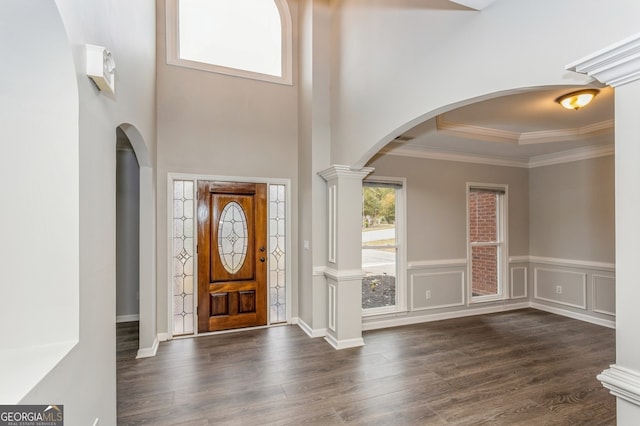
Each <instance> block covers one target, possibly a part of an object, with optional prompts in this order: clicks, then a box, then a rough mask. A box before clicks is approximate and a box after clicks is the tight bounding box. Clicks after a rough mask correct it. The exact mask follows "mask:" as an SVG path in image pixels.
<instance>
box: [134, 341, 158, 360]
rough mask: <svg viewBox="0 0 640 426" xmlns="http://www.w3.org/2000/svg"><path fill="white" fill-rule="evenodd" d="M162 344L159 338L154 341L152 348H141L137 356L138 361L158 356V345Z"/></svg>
mask: <svg viewBox="0 0 640 426" xmlns="http://www.w3.org/2000/svg"><path fill="white" fill-rule="evenodd" d="M159 344H160V340H159V339H158V336H156V338H155V339H153V344H152V345H151V347H150V348H140V349H138V355H136V359H139V358H149V357H152V356H156V352H158V345H159Z"/></svg>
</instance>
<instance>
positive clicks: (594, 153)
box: [381, 145, 615, 169]
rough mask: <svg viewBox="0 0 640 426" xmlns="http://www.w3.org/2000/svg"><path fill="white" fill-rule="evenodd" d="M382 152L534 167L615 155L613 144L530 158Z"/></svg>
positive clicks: (433, 151) (405, 147) (426, 151)
mask: <svg viewBox="0 0 640 426" xmlns="http://www.w3.org/2000/svg"><path fill="white" fill-rule="evenodd" d="M381 153H383V154H385V155H393V156H397V157H411V158H424V159H428V160H441V161H455V162H458V163H473V164H486V165H490V166H503V167H520V168H524V169H533V168H536V167H542V166H551V165H554V164H562V163H570V162H573V161H580V160H589V159H591V158H598V157H606V156H609V155H614V153H615V150H614V146H613V145H605V146H597V147H585V148H578V149H573V150H570V151H564V152H558V153H554V154H547V155H538V156H536V157H531V158H530V159H529V160H525V159H522V160H519V159H507V158H500V157H489V156H482V155H473V154H464V153H460V152H453V151H441V150H436V149H429V148H421V147H416V146H413V147H412V146H410V145H402V146H399V147H396V148H394V149H393V150H391V149H383V150H382V151H381Z"/></svg>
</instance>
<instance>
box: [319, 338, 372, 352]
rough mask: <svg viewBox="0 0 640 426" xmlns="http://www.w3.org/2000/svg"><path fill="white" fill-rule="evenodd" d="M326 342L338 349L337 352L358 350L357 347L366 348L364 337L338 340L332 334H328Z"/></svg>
mask: <svg viewBox="0 0 640 426" xmlns="http://www.w3.org/2000/svg"><path fill="white" fill-rule="evenodd" d="M324 340H326V341H327V343H329V344H330V345H331V346H333V348H334V349H336V350H340V349H349V348H357V347H360V346H364V339H363V338H362V337H358V338H355V339H344V340H337V339H336V338H335V337H333V336H332V335H331V334H327V335H326V336H325V337H324Z"/></svg>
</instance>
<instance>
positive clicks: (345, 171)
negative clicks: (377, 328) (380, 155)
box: [319, 165, 373, 349]
mask: <svg viewBox="0 0 640 426" xmlns="http://www.w3.org/2000/svg"><path fill="white" fill-rule="evenodd" d="M372 171H373V169H372V168H363V169H361V170H355V171H354V170H351V169H350V168H349V167H348V166H339V165H334V166H331V167H329V168H328V169H326V170H324V171H322V172H320V173H319V174H320V176H322V177H323V178H324V180H326V181H327V195H328V199H327V206H328V212H327V218H328V226H327V231H328V232H327V234H328V235H327V268H326V270H325V276H326V279H327V334H326V336H325V340H326V341H327V342H329V344H331V346H333V347H334V348H336V349H345V348H352V347H355V346H362V345H364V341H363V339H362V278H363V276H364V272H363V271H362V180H363V179H364V178H365V177H366V176H367V175H368V174H369V173H371V172H372Z"/></svg>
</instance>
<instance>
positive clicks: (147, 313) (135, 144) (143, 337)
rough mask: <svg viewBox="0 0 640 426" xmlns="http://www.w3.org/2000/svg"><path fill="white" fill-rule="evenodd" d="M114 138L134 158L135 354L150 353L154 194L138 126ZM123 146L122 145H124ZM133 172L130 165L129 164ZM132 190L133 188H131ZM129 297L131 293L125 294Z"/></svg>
mask: <svg viewBox="0 0 640 426" xmlns="http://www.w3.org/2000/svg"><path fill="white" fill-rule="evenodd" d="M116 133H117V137H116V140H122V141H123V142H124V140H126V141H128V143H129V144H130V146H131V148H132V151H130V152H129V154H120V155H121V156H123V157H125V156H127V157H129V158H128V162H129V163H131V162H132V161H133V158H131V157H132V156H133V157H135V159H136V160H137V164H138V166H139V175H138V178H139V183H138V191H137V193H138V196H139V199H138V209H139V210H138V212H137V213H138V219H137V224H138V228H137V233H138V238H137V240H138V249H137V250H138V271H137V272H138V301H139V303H138V318H139V333H138V357H146V356H153V355H155V352H156V350H157V348H158V337H157V326H156V285H155V277H156V272H155V267H156V261H155V255H156V253H155V250H156V240H155V223H156V222H155V210H154V206H155V194H154V185H153V178H154V176H153V168H152V165H151V157H150V154H149V150H148V149H147V145H146V144H145V142H144V139H143V137H142V135H141V134H140V132H139V131H138V129H136V127H135V126H133V125H132V124H129V123H123V124H121V125H120V126H118V128H117V131H116ZM125 146H126V145H125ZM131 166H132V167H131V168H132V171H133V165H131ZM132 192H133V191H132ZM129 297H131V293H129Z"/></svg>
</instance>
